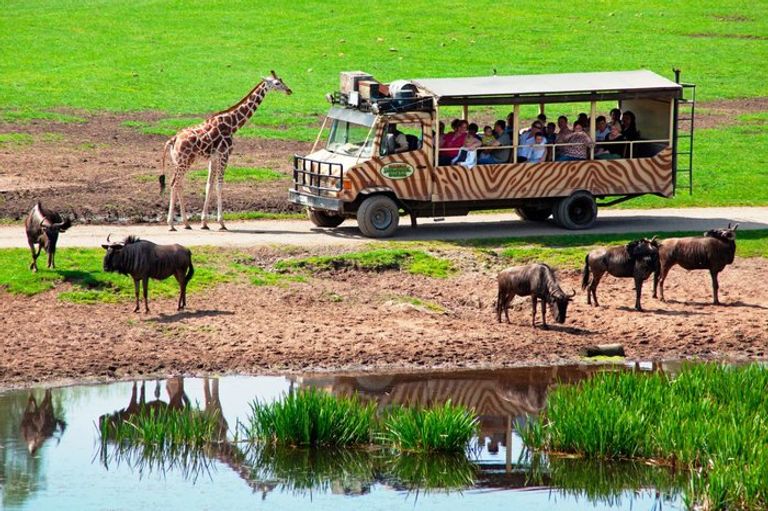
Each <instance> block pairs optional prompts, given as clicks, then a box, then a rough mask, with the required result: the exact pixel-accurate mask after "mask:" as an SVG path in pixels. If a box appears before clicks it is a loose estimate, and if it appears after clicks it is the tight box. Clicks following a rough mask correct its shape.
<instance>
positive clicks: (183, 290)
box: [175, 270, 187, 310]
mask: <svg viewBox="0 0 768 511" xmlns="http://www.w3.org/2000/svg"><path fill="white" fill-rule="evenodd" d="M175 276H176V280H177V281H178V283H179V305H178V307H177V309H178V310H182V309H183V308H184V307H185V306H186V305H187V282H186V277H185V276H184V271H183V270H177V271H176V275H175Z"/></svg>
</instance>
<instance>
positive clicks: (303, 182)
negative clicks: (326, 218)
mask: <svg viewBox="0 0 768 511" xmlns="http://www.w3.org/2000/svg"><path fill="white" fill-rule="evenodd" d="M343 181H344V167H343V166H342V165H341V164H340V163H329V162H324V161H319V160H311V159H309V158H304V157H302V156H298V155H295V156H294V157H293V189H291V190H290V191H289V200H290V201H291V202H292V203H294V204H299V205H302V206H307V207H310V208H316V209H325V210H329V211H341V208H342V202H341V201H340V200H339V199H337V198H335V197H329V195H332V194H333V195H335V194H337V193H338V192H340V191H341V190H342V187H343Z"/></svg>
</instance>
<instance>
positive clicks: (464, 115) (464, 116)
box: [461, 105, 469, 121]
mask: <svg viewBox="0 0 768 511" xmlns="http://www.w3.org/2000/svg"><path fill="white" fill-rule="evenodd" d="M461 118H462V119H463V120H465V121H466V120H467V119H469V107H468V106H467V105H464V106H462V107H461Z"/></svg>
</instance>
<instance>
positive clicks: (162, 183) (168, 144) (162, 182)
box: [157, 137, 176, 193]
mask: <svg viewBox="0 0 768 511" xmlns="http://www.w3.org/2000/svg"><path fill="white" fill-rule="evenodd" d="M175 143H176V137H173V138H171V139H170V140H169V141H168V142H166V143H165V146H164V147H163V173H162V174H160V175H159V176H158V178H157V180H158V182H159V183H160V193H163V192H164V191H165V155H166V154H168V148H169V147H173V145H174V144H175Z"/></svg>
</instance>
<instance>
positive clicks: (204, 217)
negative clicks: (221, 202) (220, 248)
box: [200, 155, 218, 231]
mask: <svg viewBox="0 0 768 511" xmlns="http://www.w3.org/2000/svg"><path fill="white" fill-rule="evenodd" d="M217 161H218V160H217V158H216V155H211V159H210V161H209V162H208V179H207V180H206V182H205V201H204V202H203V212H202V213H201V214H200V222H201V223H202V225H201V226H200V228H201V229H204V230H206V231H207V230H208V229H209V227H208V204H209V203H210V201H211V189H212V187H213V178H214V176H215V174H216V166H217V164H216V163H215V162H217Z"/></svg>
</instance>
